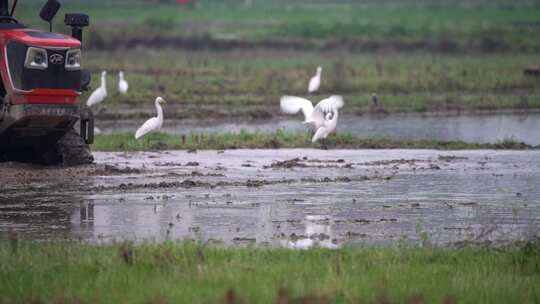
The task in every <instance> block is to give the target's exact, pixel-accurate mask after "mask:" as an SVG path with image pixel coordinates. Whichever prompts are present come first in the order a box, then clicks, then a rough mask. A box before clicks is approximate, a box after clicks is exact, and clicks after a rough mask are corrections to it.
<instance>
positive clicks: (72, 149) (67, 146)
mask: <svg viewBox="0 0 540 304" xmlns="http://www.w3.org/2000/svg"><path fill="white" fill-rule="evenodd" d="M54 150H56V151H57V153H58V156H59V157H60V159H61V164H63V165H64V166H80V165H88V164H91V163H93V162H94V157H93V156H92V153H91V152H90V147H88V145H87V144H86V143H85V142H84V139H83V138H82V137H81V136H80V135H79V134H78V133H77V132H76V131H75V130H74V129H71V130H69V132H67V133H66V135H64V137H62V138H61V139H60V140H59V141H58V143H57V144H56V148H55V149H54Z"/></svg>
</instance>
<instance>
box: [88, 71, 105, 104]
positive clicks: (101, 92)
mask: <svg viewBox="0 0 540 304" xmlns="http://www.w3.org/2000/svg"><path fill="white" fill-rule="evenodd" d="M106 77H107V71H103V72H101V86H100V87H99V88H97V89H96V90H95V91H94V92H92V94H91V95H90V97H89V98H88V100H87V101H86V105H87V106H89V107H91V106H94V105H97V104H99V103H101V102H103V100H105V98H107V80H106Z"/></svg>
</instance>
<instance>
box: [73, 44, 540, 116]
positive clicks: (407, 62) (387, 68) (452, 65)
mask: <svg viewBox="0 0 540 304" xmlns="http://www.w3.org/2000/svg"><path fill="white" fill-rule="evenodd" d="M86 55H87V56H86V67H87V68H89V69H90V70H91V71H92V72H93V75H94V79H93V87H97V86H99V73H100V71H101V70H104V69H106V70H108V71H109V72H110V73H109V74H110V75H109V77H108V80H109V83H108V88H109V91H110V92H111V94H110V97H109V98H108V99H107V100H106V104H107V105H108V107H109V111H107V112H105V113H102V116H101V118H109V119H117V118H132V116H136V117H141V115H138V113H137V111H135V110H134V109H136V108H140V107H143V108H145V109H151V108H152V102H153V100H154V98H155V96H163V97H165V98H166V99H167V101H168V104H167V108H168V109H167V112H166V113H167V117H169V118H230V117H249V118H269V117H273V116H276V115H279V98H280V96H281V95H284V94H289V95H291V94H292V95H299V96H306V95H307V92H306V91H307V83H308V81H309V78H310V77H311V76H312V74H313V73H314V70H315V68H316V67H317V66H318V65H321V66H323V68H324V71H323V80H322V86H321V91H320V92H319V95H318V96H311V97H310V98H311V99H312V100H314V101H318V100H321V99H323V98H326V97H327V96H329V95H334V94H340V95H343V96H344V97H345V102H346V107H345V109H344V113H348V114H364V113H370V104H371V94H372V93H377V94H378V95H379V97H380V100H381V102H382V104H383V106H384V108H385V109H386V110H387V111H388V112H390V113H397V112H443V113H444V112H448V111H473V110H501V109H522V110H527V109H532V108H540V77H531V76H526V75H524V73H523V69H524V68H525V67H527V66H529V65H530V64H531V63H534V62H536V61H537V59H538V56H536V55H532V54H514V55H511V56H510V55H507V54H490V55H486V54H483V55H481V54H469V55H465V54H462V55H457V54H446V55H444V54H433V53H414V54H402V53H381V54H356V53H348V52H327V53H319V52H299V51H290V52H283V51H238V52H225V53H222V52H186V51H179V50H172V49H163V50H154V49H136V50H132V51H129V52H127V53H126V52H122V51H114V52H109V51H91V52H88V53H87V54H86ZM141 58H144V60H141ZM119 70H124V71H125V73H126V77H127V80H128V81H129V82H130V92H129V94H128V95H126V96H118V94H117V93H115V90H116V87H115V86H116V72H117V71H119ZM111 74H112V75H111ZM86 96H88V94H85V95H84V96H83V97H82V100H83V101H84V100H86ZM126 108H128V109H130V111H127V112H126V111H122V109H126ZM139 114H140V113H139ZM130 116H131V117H130ZM146 116H147V115H145V116H143V117H146Z"/></svg>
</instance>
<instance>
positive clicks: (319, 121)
mask: <svg viewBox="0 0 540 304" xmlns="http://www.w3.org/2000/svg"><path fill="white" fill-rule="evenodd" d="M280 104H281V111H282V112H284V113H287V114H296V113H298V112H300V111H302V113H304V118H305V120H304V122H303V123H304V124H310V125H311V126H312V127H313V130H314V131H315V132H317V131H318V130H319V129H320V128H321V127H323V125H325V124H327V123H328V122H327V120H328V119H327V117H328V116H329V115H328V114H331V113H337V110H338V109H341V108H342V107H343V105H344V102H343V97H341V96H337V95H334V96H330V97H329V98H326V99H324V100H322V101H321V102H319V103H318V104H317V105H316V106H315V107H313V104H312V103H311V101H309V100H307V99H305V98H301V97H295V96H283V97H281V101H280ZM332 116H334V115H332ZM335 116H336V124H337V115H335ZM332 118H333V117H330V119H332ZM334 129H335V127H334Z"/></svg>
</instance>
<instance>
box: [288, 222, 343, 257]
mask: <svg viewBox="0 0 540 304" xmlns="http://www.w3.org/2000/svg"><path fill="white" fill-rule="evenodd" d="M330 222H331V221H330V219H329V218H328V217H325V216H319V215H307V216H306V218H305V219H304V223H305V225H306V228H305V235H302V236H293V237H291V240H289V241H286V242H285V246H286V247H288V248H291V249H309V248H313V247H319V248H328V249H336V248H338V246H337V245H336V244H335V243H334V241H335V239H334V236H333V234H332V227H331V226H330Z"/></svg>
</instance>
